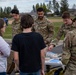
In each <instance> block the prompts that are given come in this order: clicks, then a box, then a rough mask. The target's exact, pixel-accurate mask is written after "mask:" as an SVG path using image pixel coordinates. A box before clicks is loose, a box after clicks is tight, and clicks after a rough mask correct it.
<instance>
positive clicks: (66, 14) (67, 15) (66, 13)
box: [62, 11, 70, 19]
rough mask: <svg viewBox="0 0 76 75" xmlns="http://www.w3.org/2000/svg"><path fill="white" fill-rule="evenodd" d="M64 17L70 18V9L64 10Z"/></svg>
mask: <svg viewBox="0 0 76 75" xmlns="http://www.w3.org/2000/svg"><path fill="white" fill-rule="evenodd" d="M62 18H63V19H66V18H70V13H69V12H68V11H65V12H63V14H62Z"/></svg>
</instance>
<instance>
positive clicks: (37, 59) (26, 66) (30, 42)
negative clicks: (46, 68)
mask: <svg viewBox="0 0 76 75" xmlns="http://www.w3.org/2000/svg"><path fill="white" fill-rule="evenodd" d="M45 47H46V45H45V43H44V40H43V37H42V36H41V35H40V34H39V33H36V32H30V33H21V34H17V35H16V36H15V37H14V38H13V41H12V50H14V51H17V52H19V69H20V71H22V72H28V73H29V72H36V71H38V70H39V69H41V56H40V51H41V50H42V49H43V48H45Z"/></svg>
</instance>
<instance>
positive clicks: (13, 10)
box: [11, 9, 19, 14]
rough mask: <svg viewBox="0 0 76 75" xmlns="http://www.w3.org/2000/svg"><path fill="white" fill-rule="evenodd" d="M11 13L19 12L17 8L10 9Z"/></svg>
mask: <svg viewBox="0 0 76 75" xmlns="http://www.w3.org/2000/svg"><path fill="white" fill-rule="evenodd" d="M11 13H12V14H19V10H18V9H12V10H11Z"/></svg>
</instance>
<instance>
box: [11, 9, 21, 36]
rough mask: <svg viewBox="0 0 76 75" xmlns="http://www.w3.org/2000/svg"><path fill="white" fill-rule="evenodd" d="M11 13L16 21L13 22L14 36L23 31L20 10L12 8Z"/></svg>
mask: <svg viewBox="0 0 76 75" xmlns="http://www.w3.org/2000/svg"><path fill="white" fill-rule="evenodd" d="M11 15H12V17H13V18H14V21H13V22H12V36H13V37H14V36H15V35H16V34H18V33H21V29H20V15H19V10H18V9H12V11H11Z"/></svg>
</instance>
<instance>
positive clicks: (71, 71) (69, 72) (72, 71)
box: [64, 69, 76, 75]
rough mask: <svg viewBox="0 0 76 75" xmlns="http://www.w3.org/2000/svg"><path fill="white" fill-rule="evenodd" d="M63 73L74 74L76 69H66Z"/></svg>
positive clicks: (66, 74) (75, 74)
mask: <svg viewBox="0 0 76 75" xmlns="http://www.w3.org/2000/svg"><path fill="white" fill-rule="evenodd" d="M64 75H76V70H70V69H66V70H65V73H64Z"/></svg>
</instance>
